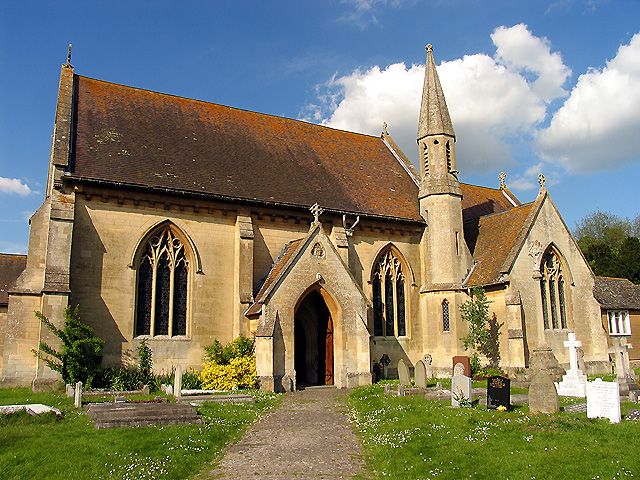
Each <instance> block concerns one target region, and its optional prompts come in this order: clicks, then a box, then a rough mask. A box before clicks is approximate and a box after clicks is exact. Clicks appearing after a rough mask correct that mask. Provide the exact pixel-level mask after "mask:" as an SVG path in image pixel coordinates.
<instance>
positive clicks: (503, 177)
mask: <svg viewBox="0 0 640 480" xmlns="http://www.w3.org/2000/svg"><path fill="white" fill-rule="evenodd" d="M498 179H499V180H500V190H504V189H505V188H507V183H506V182H505V180H506V179H507V174H506V173H504V172H500V175H498Z"/></svg>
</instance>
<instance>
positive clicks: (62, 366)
mask: <svg viewBox="0 0 640 480" xmlns="http://www.w3.org/2000/svg"><path fill="white" fill-rule="evenodd" d="M35 315H36V317H38V319H39V320H40V321H41V322H42V323H43V324H44V325H45V326H46V327H47V328H48V329H49V330H51V332H52V333H53V334H54V335H55V336H56V337H58V338H59V339H60V340H61V342H62V345H61V347H62V348H61V349H60V350H56V349H54V348H53V347H51V346H50V345H48V344H47V343H45V342H40V345H39V348H38V350H32V352H33V353H34V355H35V356H36V357H38V358H41V359H42V360H43V361H44V362H45V363H46V364H47V366H48V367H49V368H50V369H51V370H54V371H56V372H58V373H60V375H62V379H63V380H64V382H65V383H76V382H82V383H84V384H86V385H91V381H92V379H93V377H94V376H95V375H96V374H97V373H98V371H99V369H100V364H101V363H102V350H103V349H104V341H103V340H102V339H100V338H98V337H96V336H95V334H94V332H93V329H92V328H91V327H90V326H89V325H87V324H85V323H83V322H82V320H80V314H79V311H78V306H76V307H75V308H71V307H70V306H68V307H66V308H65V309H64V325H63V327H62V329H60V328H58V327H56V326H55V325H54V324H53V323H52V322H51V321H50V320H49V319H48V318H47V317H45V316H44V315H43V314H42V312H35Z"/></svg>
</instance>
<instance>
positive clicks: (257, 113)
mask: <svg viewBox="0 0 640 480" xmlns="http://www.w3.org/2000/svg"><path fill="white" fill-rule="evenodd" d="M75 76H76V77H79V78H84V79H87V80H92V81H94V82H101V83H106V84H109V85H115V86H117V87H123V88H130V89H132V90H139V91H141V92H147V93H153V94H155V95H162V96H165V97H172V98H177V99H181V100H187V101H190V102H196V103H204V104H206V105H216V106H218V107H224V108H229V109H231V110H236V111H239V112H246V113H254V114H256V115H263V116H265V117H271V118H278V119H280V120H287V121H291V122H296V123H301V124H304V125H309V126H312V127H322V128H326V129H329V130H333V131H336V132H343V133H349V134H352V135H360V136H363V137H367V138H370V139H376V140H381V141H382V139H381V138H380V136H379V135H369V134H367V133H361V132H352V131H350V130H343V129H341V128H334V127H330V126H328V125H322V124H320V123H312V122H308V121H306V120H301V119H299V118H291V117H286V116H283V115H276V114H273V113H265V112H258V111H256V110H249V109H248V108H240V107H232V106H231V105H225V104H223V103H216V102H208V101H206V100H200V99H197V98H191V97H185V96H183V95H176V94H173V93H166V92H159V91H157V90H150V89H148V88H142V87H134V86H131V85H125V84H124V83H117V82H110V81H109V80H102V79H100V78H93V77H88V76H86V75H78V74H75Z"/></svg>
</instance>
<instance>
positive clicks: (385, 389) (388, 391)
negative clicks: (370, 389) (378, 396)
mask: <svg viewBox="0 0 640 480" xmlns="http://www.w3.org/2000/svg"><path fill="white" fill-rule="evenodd" d="M390 393H391V385H389V384H388V383H385V384H384V394H385V395H389V394H390Z"/></svg>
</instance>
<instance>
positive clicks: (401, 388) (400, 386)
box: [398, 384, 405, 397]
mask: <svg viewBox="0 0 640 480" xmlns="http://www.w3.org/2000/svg"><path fill="white" fill-rule="evenodd" d="M398 396H399V397H404V396H405V390H404V387H403V386H402V384H399V385H398Z"/></svg>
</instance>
